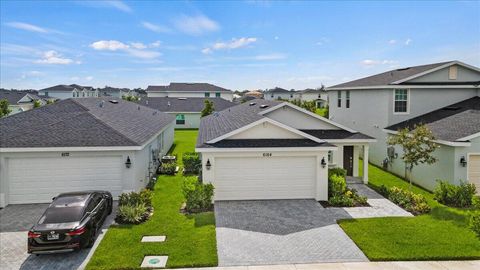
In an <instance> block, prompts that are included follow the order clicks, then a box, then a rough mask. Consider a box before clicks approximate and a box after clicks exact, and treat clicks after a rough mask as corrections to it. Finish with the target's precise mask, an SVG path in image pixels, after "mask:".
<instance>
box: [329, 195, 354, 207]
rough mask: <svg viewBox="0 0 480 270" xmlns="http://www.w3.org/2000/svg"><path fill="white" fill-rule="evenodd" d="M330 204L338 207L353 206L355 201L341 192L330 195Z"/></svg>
mask: <svg viewBox="0 0 480 270" xmlns="http://www.w3.org/2000/svg"><path fill="white" fill-rule="evenodd" d="M328 204H330V205H331V206H337V207H352V206H353V205H354V201H353V199H352V198H350V197H348V196H345V195H343V194H341V195H333V196H332V197H330V198H329V199H328Z"/></svg>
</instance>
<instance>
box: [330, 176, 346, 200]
mask: <svg viewBox="0 0 480 270" xmlns="http://www.w3.org/2000/svg"><path fill="white" fill-rule="evenodd" d="M346 190H347V181H346V180H345V177H343V176H341V175H337V174H334V175H332V176H330V177H329V178H328V194H329V195H328V197H332V196H335V195H337V196H338V195H342V194H344V193H345V191H346Z"/></svg>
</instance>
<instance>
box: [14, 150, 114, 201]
mask: <svg viewBox="0 0 480 270" xmlns="http://www.w3.org/2000/svg"><path fill="white" fill-rule="evenodd" d="M7 163H8V185H9V192H8V198H9V203H10V204H16V203H44V202H50V201H51V200H52V197H55V196H56V195H58V194H59V193H62V192H71V191H80V190H91V189H96V190H108V191H110V192H112V194H113V195H114V196H118V195H119V194H120V193H121V191H122V165H123V162H122V158H121V157H120V156H117V157H63V158H12V159H8V160H7Z"/></svg>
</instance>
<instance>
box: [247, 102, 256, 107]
mask: <svg viewBox="0 0 480 270" xmlns="http://www.w3.org/2000/svg"><path fill="white" fill-rule="evenodd" d="M256 104H257V103H255V102H250V104H248V106H254V105H256Z"/></svg>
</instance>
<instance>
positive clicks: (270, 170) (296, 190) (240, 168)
mask: <svg viewBox="0 0 480 270" xmlns="http://www.w3.org/2000/svg"><path fill="white" fill-rule="evenodd" d="M315 162H316V157H305V156H302V157H298V156H297V157H295V156H284V157H257V158H254V157H250V158H244V157H221V158H216V159H215V164H214V166H213V167H214V168H212V169H213V170H215V179H214V181H213V182H214V186H215V200H255V199H259V200H262V199H306V198H315V190H316V186H315V182H316V173H317V172H316V169H315V168H316V164H315Z"/></svg>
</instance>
